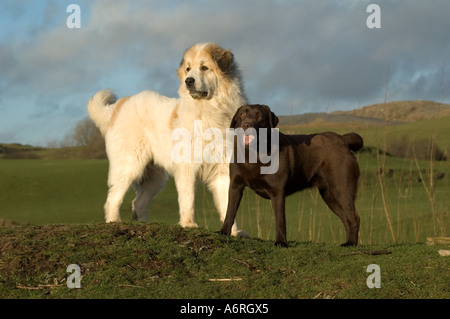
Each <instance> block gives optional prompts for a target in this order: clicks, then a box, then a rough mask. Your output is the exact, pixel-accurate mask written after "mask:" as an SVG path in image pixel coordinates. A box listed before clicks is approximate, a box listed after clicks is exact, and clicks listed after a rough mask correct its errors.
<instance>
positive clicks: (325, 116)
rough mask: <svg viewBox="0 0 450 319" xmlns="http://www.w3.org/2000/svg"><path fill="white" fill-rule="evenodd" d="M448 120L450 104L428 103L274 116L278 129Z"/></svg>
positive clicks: (376, 105)
mask: <svg viewBox="0 0 450 319" xmlns="http://www.w3.org/2000/svg"><path fill="white" fill-rule="evenodd" d="M444 116H450V104H441V103H436V102H432V101H424V100H417V101H396V102H388V103H386V104H385V103H380V104H374V105H369V106H365V107H362V108H359V109H355V110H351V111H335V112H331V113H306V114H299V115H291V116H278V118H279V119H280V126H284V125H305V124H310V123H358V124H368V125H383V124H385V122H386V121H388V122H389V124H391V125H394V124H402V123H407V122H416V121H420V120H427V119H432V118H437V117H444Z"/></svg>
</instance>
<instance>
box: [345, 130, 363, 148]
mask: <svg viewBox="0 0 450 319" xmlns="http://www.w3.org/2000/svg"><path fill="white" fill-rule="evenodd" d="M342 138H343V139H344V141H345V142H346V143H347V144H348V148H349V149H350V150H351V151H353V152H357V151H359V150H360V149H361V148H362V147H363V145H364V142H363V139H362V137H361V136H359V135H358V134H356V133H347V134H344V135H342Z"/></svg>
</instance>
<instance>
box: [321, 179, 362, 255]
mask: <svg viewBox="0 0 450 319" xmlns="http://www.w3.org/2000/svg"><path fill="white" fill-rule="evenodd" d="M332 188H333V189H332V190H330V188H327V189H323V188H322V189H319V191H320V194H321V195H322V198H323V200H324V201H325V203H326V204H327V205H328V207H329V208H330V209H331V210H332V211H333V213H335V214H336V215H337V216H338V217H339V218H340V220H341V221H342V223H343V224H344V228H345V232H346V234H347V241H346V242H345V243H343V244H342V245H341V246H356V245H358V232H359V216H358V213H357V212H356V209H355V204H354V196H353V195H352V194H351V193H349V192H346V191H341V192H337V191H336V188H334V187H332Z"/></svg>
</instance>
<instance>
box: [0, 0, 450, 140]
mask: <svg viewBox="0 0 450 319" xmlns="http://www.w3.org/2000/svg"><path fill="white" fill-rule="evenodd" d="M69 3H70V1H69V2H67V3H65V2H60V1H55V2H53V1H48V2H45V4H44V5H42V8H41V9H40V10H37V12H39V13H40V14H41V18H40V19H35V18H34V17H33V16H32V15H30V16H23V15H22V16H21V12H28V11H30V12H31V11H32V10H31V9H30V8H28V10H25V9H27V3H23V2H6V4H7V5H4V3H3V2H2V4H1V5H0V6H3V8H1V9H2V10H3V9H5V10H9V11H11V12H12V13H13V15H14V16H15V17H16V20H17V21H21V23H16V25H14V29H15V31H12V30H13V29H12V28H8V29H7V34H6V35H5V36H0V69H1V70H2V72H1V73H0V93H1V95H2V99H1V100H0V103H2V105H0V107H2V108H5V109H6V108H8V109H11V108H12V106H11V103H13V101H14V99H15V97H16V96H19V95H21V94H24V92H26V94H27V95H29V102H30V103H31V104H33V103H38V104H34V105H20V106H16V107H17V109H18V111H17V115H16V116H15V117H14V119H12V120H8V121H9V122H11V121H17V122H25V121H28V120H29V118H34V117H35V116H34V115H41V116H48V117H49V118H50V119H51V118H54V121H49V122H51V123H56V122H55V121H61V118H63V116H62V114H61V113H65V114H70V115H71V118H70V121H72V123H76V121H78V120H79V119H81V118H82V117H83V116H86V114H85V107H86V106H85V104H86V101H87V99H88V98H89V96H91V95H92V94H94V93H95V92H96V91H98V90H100V89H103V88H106V87H109V88H113V89H114V90H116V91H117V93H118V94H119V95H121V94H124V95H125V94H126V95H128V94H134V93H136V92H138V91H140V90H143V89H153V90H157V91H158V92H160V93H162V94H166V95H169V96H175V95H176V91H177V88H178V85H179V84H178V79H177V77H176V72H175V70H176V68H177V66H178V63H179V61H180V59H181V56H182V54H183V51H184V50H185V49H186V48H187V47H188V46H190V45H191V44H193V43H196V42H205V41H213V42H216V43H218V44H220V45H222V46H224V47H227V48H230V49H232V51H233V52H234V54H235V56H236V59H237V61H238V63H239V64H240V66H241V69H242V73H243V76H244V82H245V88H246V91H247V95H248V97H249V100H250V102H258V103H266V104H269V105H271V106H272V107H273V108H274V110H275V111H276V112H277V113H278V114H291V113H292V112H294V113H303V112H310V111H325V110H336V109H350V108H354V107H357V106H363V105H367V104H372V103H379V102H382V101H383V99H384V93H385V87H386V74H387V73H388V75H389V78H388V99H389V100H400V99H403V100H406V99H430V100H440V98H441V75H442V73H441V71H442V65H443V63H444V62H445V61H446V59H447V57H449V56H450V33H449V32H448V30H450V19H448V17H447V16H448V12H450V10H449V9H450V3H449V2H448V1H437V0H436V1H427V2H423V1H418V0H411V1H408V2H397V1H383V2H382V3H380V7H381V29H368V28H367V26H366V19H367V17H368V15H369V14H368V13H367V12H366V8H367V5H368V4H369V3H370V2H369V1H326V0H320V1H276V2H274V1H227V2H216V1H191V2H185V1H170V2H162V1H121V0H110V1H95V2H91V1H80V2H79V4H80V7H81V10H82V28H81V29H78V30H74V29H72V30H71V29H68V28H67V27H66V25H65V19H66V17H67V15H68V13H66V12H65V6H66V5H68V4H69ZM33 5H36V3H34V4H33ZM27 19H28V20H29V25H26V24H25V25H24V23H23V21H25V22H26V21H27ZM33 21H35V22H33ZM0 26H1V25H0ZM448 64H450V62H449V63H447V65H448ZM448 68H450V66H449V67H447V68H446V69H448ZM449 73H450V71H449V72H446V74H445V78H444V84H446V87H449V86H450V80H449V79H450V75H449ZM5 96H6V98H5ZM6 103H10V104H8V105H7V104H6ZM55 103H56V105H59V107H49V105H55ZM61 110H64V112H62V111H61ZM70 110H72V111H70ZM8 114H11V116H14V115H13V114H12V113H11V112H8ZM25 114H28V115H25ZM2 121H4V120H0V140H3V139H8V137H7V136H8V135H7V134H8V132H7V131H6V130H5V129H4V127H6V125H2ZM70 121H69V120H66V121H64V125H65V126H66V127H67V123H69V122H70ZM58 123H60V122H58ZM49 125H50V127H47V130H46V132H47V133H46V134H51V125H53V124H49ZM22 126H25V125H22ZM38 127H39V125H36V127H34V129H35V130H39V129H38ZM54 128H55V134H56V131H58V134H59V133H60V132H59V130H60V126H59V124H58V125H57V124H54ZM24 134H27V133H24ZM28 134H30V136H36V135H37V134H38V133H35V132H28ZM63 135H64V134H63ZM52 140H54V138H53V139H52Z"/></svg>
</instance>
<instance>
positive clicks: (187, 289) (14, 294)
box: [0, 223, 450, 317]
mask: <svg viewBox="0 0 450 319" xmlns="http://www.w3.org/2000/svg"><path fill="white" fill-rule="evenodd" d="M290 246H291V247H290V248H287V249H286V248H279V247H275V246H274V245H273V242H272V241H264V240H259V239H237V238H232V237H226V236H222V235H219V234H216V233H212V232H210V231H206V230H204V229H192V230H184V229H182V228H180V227H179V226H168V225H163V224H157V223H150V224H141V223H135V224H127V223H125V224H90V225H46V226H28V227H25V226H18V227H12V228H4V227H0V248H1V252H2V254H1V257H0V282H1V285H0V298H2V299H3V298H58V299H61V298H171V299H172V298H174V299H177V298H187V299H196V298H206V299H216V298H231V299H238V298H257V299H259V298H262V299H271V298H287V299H292V298H311V299H312V298H319V299H323V298H326V299H328V298H358V299H360V298H395V299H398V298H427V299H429V298H450V291H449V287H448V282H449V281H450V273H449V272H448V268H449V266H450V264H449V262H450V261H449V260H448V257H441V256H440V255H439V254H438V249H440V248H445V247H441V246H427V245H425V244H403V245H375V246H360V247H357V248H342V247H339V246H338V245H334V244H322V243H307V242H291V243H290ZM70 264H77V265H79V266H80V268H81V282H80V284H81V288H80V289H69V288H68V287H67V284H66V281H67V278H68V277H69V273H68V272H67V271H66V269H67V267H68V266H69V265H70ZM370 264H377V265H378V266H379V267H380V280H381V288H379V289H377V288H372V289H369V288H368V286H367V279H368V277H369V275H371V273H372V272H367V267H368V265H370ZM166 310H167V312H166ZM179 311H180V309H178V308H177V309H174V307H171V309H165V313H166V314H167V313H169V314H170V316H171V317H173V316H174V315H176V314H177V312H179ZM272 311H273V309H272Z"/></svg>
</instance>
